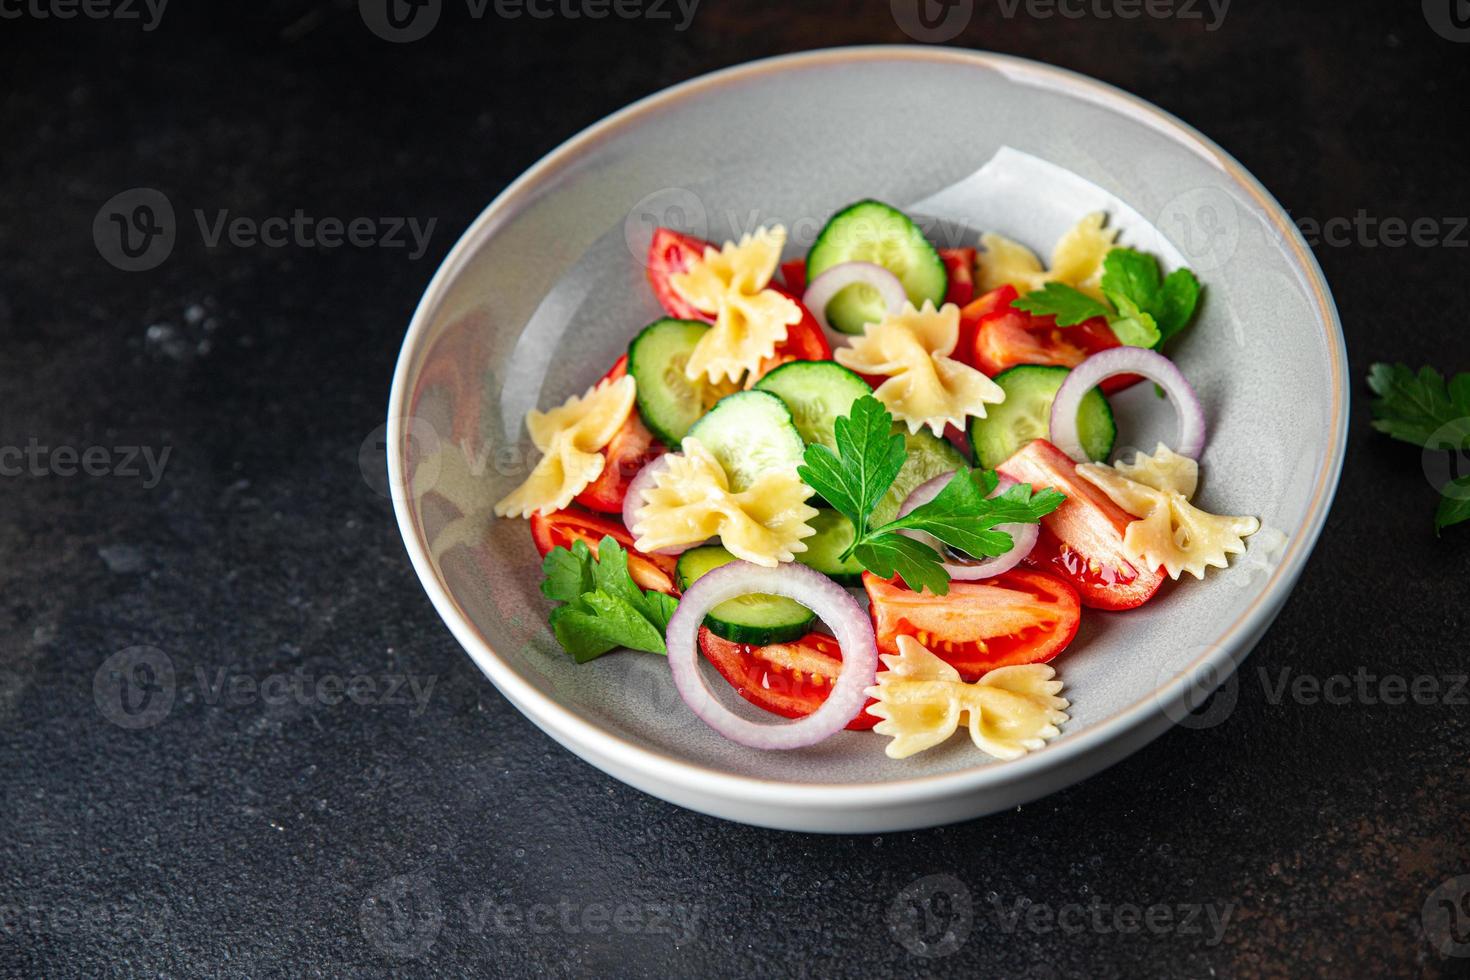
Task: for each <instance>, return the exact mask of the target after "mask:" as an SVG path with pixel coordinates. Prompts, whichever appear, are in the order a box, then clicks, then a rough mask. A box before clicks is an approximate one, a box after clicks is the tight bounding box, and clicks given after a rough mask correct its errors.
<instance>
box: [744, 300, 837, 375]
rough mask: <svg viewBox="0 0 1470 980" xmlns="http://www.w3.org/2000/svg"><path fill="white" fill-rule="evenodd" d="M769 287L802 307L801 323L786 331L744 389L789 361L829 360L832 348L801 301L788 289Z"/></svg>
mask: <svg viewBox="0 0 1470 980" xmlns="http://www.w3.org/2000/svg"><path fill="white" fill-rule="evenodd" d="M769 288H770V289H771V291H773V292H777V293H780V294H781V295H782V296H785V297H786V298H787V299H789V300H791V301H792V302H793V303H795V304H796V305H797V306H799V307H801V322H800V323H797V324H796V325H795V326H788V327H787V328H786V339H785V340H784V341H782V342H781V343H779V344H777V345H776V352H775V353H774V354H772V355H771V356H770V357H768V358H766V359H765V360H763V361H761V362H760V366H759V367H757V368H756V369H755V371H754V373H752V374H751V375H750V377H749V379H748V380H747V381H746V385H745V386H746V387H747V388H748V387H750V386H751V385H753V384H755V383H756V382H757V381H759V380H760V379H761V378H764V377H765V376H766V375H768V374H770V373H771V372H772V371H774V370H776V368H778V367H780V366H781V365H783V364H789V363H791V362H792V361H830V360H832V345H831V344H829V343H827V335H826V334H824V333H823V332H822V326H821V324H819V323H817V318H816V317H814V316H812V314H811V311H810V310H808V309H807V308H806V305H805V304H804V303H802V301H801V298H800V297H799V296H797V295H796V294H795V293H793V292H791V291H790V290H789V289H783V288H781V287H780V286H778V285H776V284H775V283H771V285H770V287H769Z"/></svg>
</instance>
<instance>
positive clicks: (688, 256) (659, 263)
mask: <svg viewBox="0 0 1470 980" xmlns="http://www.w3.org/2000/svg"><path fill="white" fill-rule="evenodd" d="M709 247H710V244H709V243H708V242H705V241H701V240H700V239H698V238H693V237H691V236H689V235H683V234H680V233H679V232H677V231H670V230H669V229H668V228H658V229H655V230H654V233H653V241H652V242H650V243H649V246H648V283H649V285H651V286H652V287H653V294H654V295H655V296H657V297H658V302H659V305H660V306H662V307H663V308H664V311H665V312H666V313H668V315H669V316H671V317H674V318H676V319H679V320H703V321H704V322H705V323H710V322H712V321H713V319H714V318H713V317H711V316H709V315H707V314H705V313H701V312H700V311H699V310H696V309H695V308H694V307H693V306H691V305H689V303H687V302H685V300H684V298H683V297H681V296H680V295H679V294H678V293H676V292H674V287H673V285H672V284H671V283H670V282H669V278H670V277H671V276H674V275H677V274H678V273H680V272H685V271H687V270H688V268H689V266H691V265H692V264H694V262H695V261H696V260H697V259H702V258H704V250H705V249H706V248H709Z"/></svg>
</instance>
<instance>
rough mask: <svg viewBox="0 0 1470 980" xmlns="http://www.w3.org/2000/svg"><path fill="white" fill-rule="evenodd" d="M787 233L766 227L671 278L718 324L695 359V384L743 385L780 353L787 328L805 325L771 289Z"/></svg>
mask: <svg viewBox="0 0 1470 980" xmlns="http://www.w3.org/2000/svg"><path fill="white" fill-rule="evenodd" d="M785 244H786V229H785V228H782V227H781V226H780V225H777V226H776V227H775V228H771V229H769V230H768V229H765V228H762V229H760V230H759V231H757V232H756V233H755V234H753V235H746V236H745V237H743V238H741V239H740V243H739V244H738V245H737V244H736V243H734V242H726V243H725V247H724V248H722V249H714V248H710V249H706V250H705V253H704V258H703V259H700V260H699V261H697V262H695V263H694V264H693V265H692V266H690V267H689V269H688V270H687V271H685V272H682V273H679V274H678V275H674V276H671V277H670V279H669V283H670V285H672V286H673V288H674V292H676V293H678V294H679V295H680V296H681V297H682V298H683V299H684V300H685V301H687V302H688V303H689V304H690V305H692V306H693V307H694V308H695V309H697V310H699V311H700V312H702V313H709V314H712V315H713V316H714V317H715V324H714V326H713V327H712V328H711V329H710V331H709V332H708V333H706V334H705V335H704V336H703V337H701V338H700V340H699V343H697V344H696V345H695V347H694V350H693V351H691V352H690V354H689V361H688V363H687V364H686V365H685V367H684V371H685V374H686V375H687V376H688V377H689V379H690V380H691V381H692V380H695V379H698V378H706V377H707V378H708V379H709V380H711V381H716V382H718V381H738V380H739V379H740V378H741V377H742V376H744V375H745V374H746V372H748V371H753V370H755V369H756V368H757V367H758V366H759V365H760V363H761V361H763V360H765V359H766V358H768V357H771V356H772V355H774V354H775V353H776V345H777V344H780V343H783V342H784V341H785V340H786V333H787V327H790V326H794V325H796V324H798V323H800V322H801V316H802V314H801V307H800V306H798V305H797V304H796V303H794V302H792V301H791V300H790V299H788V298H786V297H785V296H782V295H781V294H780V293H778V292H776V291H775V290H772V289H767V288H766V287H767V286H769V285H770V283H771V277H772V276H774V275H775V274H776V266H777V264H778V263H779V262H780V261H781V249H782V248H783V247H784V246H785Z"/></svg>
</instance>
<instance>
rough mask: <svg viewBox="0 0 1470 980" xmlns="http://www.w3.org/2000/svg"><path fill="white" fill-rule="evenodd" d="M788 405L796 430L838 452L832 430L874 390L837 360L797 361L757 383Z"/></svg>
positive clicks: (783, 366)
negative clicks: (859, 401)
mask: <svg viewBox="0 0 1470 980" xmlns="http://www.w3.org/2000/svg"><path fill="white" fill-rule="evenodd" d="M755 390H756V391H769V392H770V393H771V394H773V395H775V396H777V397H778V398H780V399H781V400H782V401H783V402H785V403H786V407H787V408H788V409H790V410H791V418H792V420H793V421H794V422H795V423H796V431H797V432H799V433H801V438H802V439H803V440H805V441H806V442H816V443H821V444H822V445H824V446H826V447H827V448H828V449H831V450H833V451H835V450H836V449H837V438H836V436H835V435H833V431H832V427H833V426H834V425H835V424H836V422H837V420H838V419H839V418H842V417H843V416H845V415H847V414H848V413H849V412H851V411H852V403H853V402H855V401H857V400H858V399H859V398H861V397H863V396H864V395H871V394H872V393H873V389H872V388H870V387H868V383H867V382H866V381H864V380H863V379H862V378H860V377H859V376H858V375H857V374H856V373H855V372H852V371H849V370H848V369H847V368H845V367H843V366H842V365H841V364H838V363H837V362H836V361H793V362H792V363H790V364H783V365H781V366H780V367H778V368H776V370H774V371H772V372H771V373H770V374H768V375H766V376H765V377H764V378H761V379H760V380H759V381H757V382H756V383H755Z"/></svg>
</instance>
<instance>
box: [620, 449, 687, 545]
mask: <svg viewBox="0 0 1470 980" xmlns="http://www.w3.org/2000/svg"><path fill="white" fill-rule="evenodd" d="M667 457H668V454H667V453H665V454H664V455H662V456H659V457H658V458H657V459H653V460H650V461H649V462H647V463H644V464H643V469H641V470H639V471H638V475H637V476H635V477H633V481H632V482H631V483H629V484H628V492H627V493H626V494H624V495H623V527H625V528H627V529H628V533H629V534H632V533H633V525H634V524H636V523H638V511H639V510H641V509H642V508H643V505H644V504H645V503H647V501H645V500H644V499H643V491H645V490H647V489H649V488H650V487H652V486H653V478H654V476H655V475H656V474H657V472H658V470H659V469H661V468H662V467H663V465H664V460H665V459H666V458H667ZM701 543H702V542H696V543H695V544H683V545H676V546H673V547H669V548H663V549H661V550H659V551H655V552H652V554H655V555H682V554H683V553H684V552H686V551H688V550H689V549H690V548H697V547H699V544H701Z"/></svg>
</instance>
